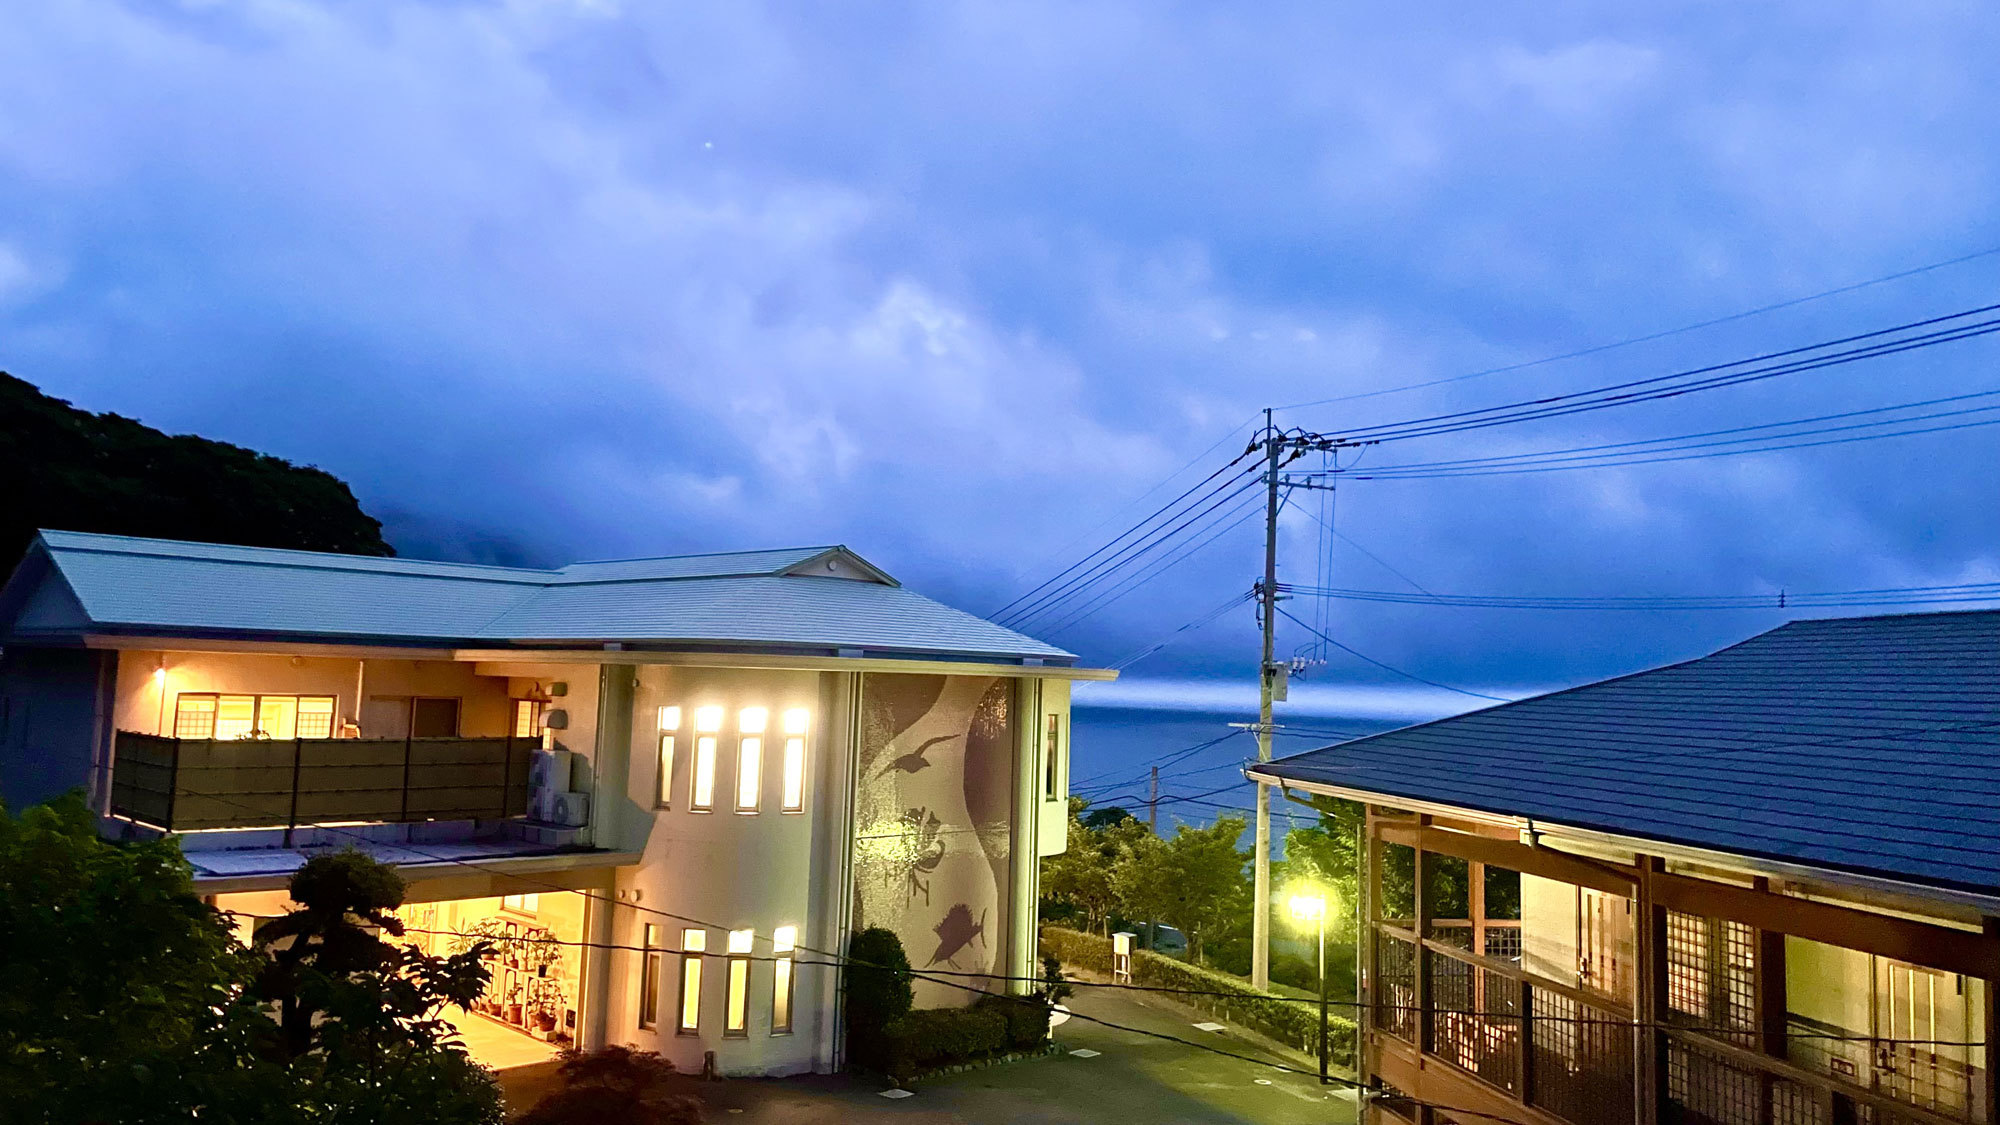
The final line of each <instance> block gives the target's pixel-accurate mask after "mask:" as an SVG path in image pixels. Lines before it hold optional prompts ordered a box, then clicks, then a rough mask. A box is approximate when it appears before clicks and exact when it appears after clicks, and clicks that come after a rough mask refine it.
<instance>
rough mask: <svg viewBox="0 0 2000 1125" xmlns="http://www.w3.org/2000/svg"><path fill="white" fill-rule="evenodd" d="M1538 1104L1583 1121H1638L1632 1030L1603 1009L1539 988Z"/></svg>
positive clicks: (1623, 1124)
mask: <svg viewBox="0 0 2000 1125" xmlns="http://www.w3.org/2000/svg"><path fill="white" fill-rule="evenodd" d="M1529 1006H1530V1008H1531V1010H1532V1015H1533V1016H1534V1019H1533V1023H1532V1028H1531V1031H1530V1035H1531V1037H1532V1039H1533V1042H1534V1053H1535V1063H1534V1075H1535V1078H1534V1090H1533V1096H1532V1097H1531V1098H1530V1099H1529V1100H1530V1101H1531V1102H1532V1103H1533V1104H1534V1105H1536V1106H1538V1107H1540V1108H1542V1109H1546V1110H1548V1111H1549V1112H1550V1113H1553V1114H1555V1115H1557V1116H1558V1117H1562V1118H1564V1119H1566V1120H1569V1121H1574V1122H1577V1125H1627V1123H1629V1122H1630V1121H1631V1120H1632V1028H1631V1026H1630V1023H1629V1022H1628V1020H1627V1018H1626V1017H1625V1016H1623V1015H1621V1014H1619V1013H1616V1012H1610V1011H1603V1010H1600V1009H1597V1008H1593V1007H1591V1006H1589V1005H1587V1004H1583V1003H1580V1002H1579V1001H1577V1000H1576V999H1575V998H1573V997H1570V996H1566V995H1564V994H1562V993H1560V992H1555V991H1552V990H1549V989H1543V988H1534V989H1533V990H1532V996H1531V998H1530V1000H1529Z"/></svg>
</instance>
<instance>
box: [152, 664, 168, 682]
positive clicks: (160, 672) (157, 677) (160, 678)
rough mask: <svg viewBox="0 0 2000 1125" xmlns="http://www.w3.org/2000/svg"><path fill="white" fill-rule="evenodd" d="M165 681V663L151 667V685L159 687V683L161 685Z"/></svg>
mask: <svg viewBox="0 0 2000 1125" xmlns="http://www.w3.org/2000/svg"><path fill="white" fill-rule="evenodd" d="M166 682H167V669H166V666H165V665H162V666H160V667H158V668H155V669H153V686H154V687H159V686H160V685H162V684H164V683H166Z"/></svg>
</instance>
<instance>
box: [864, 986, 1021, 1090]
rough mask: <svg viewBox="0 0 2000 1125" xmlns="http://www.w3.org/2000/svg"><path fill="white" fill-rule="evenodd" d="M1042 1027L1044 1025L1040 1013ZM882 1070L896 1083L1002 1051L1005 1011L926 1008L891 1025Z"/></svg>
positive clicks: (981, 1005)
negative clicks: (942, 1067) (934, 1069)
mask: <svg viewBox="0 0 2000 1125" xmlns="http://www.w3.org/2000/svg"><path fill="white" fill-rule="evenodd" d="M1042 1026H1043V1027H1044V1028H1046V1027H1047V1026H1048V1017H1047V1016H1046V1015H1044V1016H1043V1023H1042ZM886 1039H887V1043H886V1051H885V1058H884V1065H883V1068H882V1069H883V1070H884V1071H885V1072H886V1073H887V1074H888V1075H889V1077H890V1078H893V1079H895V1080H896V1081H898V1082H907V1081H909V1080H910V1079H912V1078H915V1077H916V1076H917V1074H918V1073H919V1072H920V1071H924V1070H929V1069H932V1068H934V1067H939V1066H949V1065H952V1064H954V1063H961V1062H969V1061H971V1060H973V1059H979V1058H985V1057H988V1056H990V1055H996V1054H1001V1053H1004V1052H1005V1051H1006V1050H1007V1048H1008V1046H1009V1042H1010V1040H1009V1028H1008V1019H1007V1014H1006V1013H1005V1012H1002V1011H1001V1010H999V1009H998V1008H996V1007H993V1006H991V1005H990V1004H988V1003H987V1002H984V1001H982V1002H980V1003H977V1004H974V1005H973V1006H971V1007H969V1008H927V1009H925V1010H923V1011H917V1012H911V1013H909V1014H908V1015H906V1016H904V1017H902V1018H901V1019H899V1020H897V1021H896V1022H895V1023H893V1024H891V1025H890V1026H889V1029H888V1034H887V1036H886Z"/></svg>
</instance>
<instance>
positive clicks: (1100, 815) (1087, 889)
mask: <svg viewBox="0 0 2000 1125" xmlns="http://www.w3.org/2000/svg"><path fill="white" fill-rule="evenodd" d="M1089 806H1090V803H1089V802H1088V801H1085V800H1084V799H1083V798H1081V797H1071V798H1070V799H1069V829H1068V832H1069V838H1068V842H1067V846H1066V847H1065V848H1064V850H1063V853H1062V854H1061V855H1052V856H1049V857H1048V858H1046V859H1044V860H1042V895H1043V897H1044V898H1046V899H1048V900H1050V901H1052V902H1055V903H1059V904H1062V905H1064V906H1067V907H1069V908H1071V909H1072V910H1074V911H1075V912H1076V914H1077V915H1078V916H1080V917H1081V918H1082V919H1083V928H1084V929H1086V930H1094V931H1097V932H1099V933H1108V932H1109V931H1110V922H1111V912H1112V911H1113V910H1115V909H1117V907H1118V904H1119V898H1118V890H1117V888H1116V887H1114V886H1113V885H1112V881H1111V872H1112V868H1113V867H1114V866H1115V865H1116V864H1117V862H1118V860H1119V858H1120V857H1121V856H1123V855H1124V854H1125V852H1126V850H1127V849H1128V848H1130V847H1132V846H1133V845H1134V844H1135V843H1136V842H1137V841H1138V840H1139V839H1140V838H1142V837H1145V836H1148V835H1150V834H1151V833H1150V832H1149V831H1148V830H1147V828H1146V826H1145V824H1143V823H1141V822H1140V821H1138V820H1137V819H1135V818H1133V816H1132V815H1131V814H1130V813H1127V812H1125V810H1123V809H1090V808H1089ZM1087 809H1088V810H1089V811H1088V812H1086V811H1085V810H1087Z"/></svg>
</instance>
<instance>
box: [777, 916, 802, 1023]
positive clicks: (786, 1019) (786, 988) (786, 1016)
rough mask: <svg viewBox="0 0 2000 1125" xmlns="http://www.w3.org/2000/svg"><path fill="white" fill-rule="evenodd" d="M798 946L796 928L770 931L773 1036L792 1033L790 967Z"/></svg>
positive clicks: (782, 927) (784, 927) (779, 928)
mask: <svg viewBox="0 0 2000 1125" xmlns="http://www.w3.org/2000/svg"><path fill="white" fill-rule="evenodd" d="M798 944H799V928H798V927H797V926H779V927H778V928H777V929H775V930H773V931H771V949H772V952H773V953H775V954H776V960H774V961H773V962H772V968H773V969H774V970H775V975H774V976H773V978H772V981H771V1034H773V1035H789V1034H791V1031H792V966H793V957H794V956H795V955H796V950H797V949H798Z"/></svg>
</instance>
